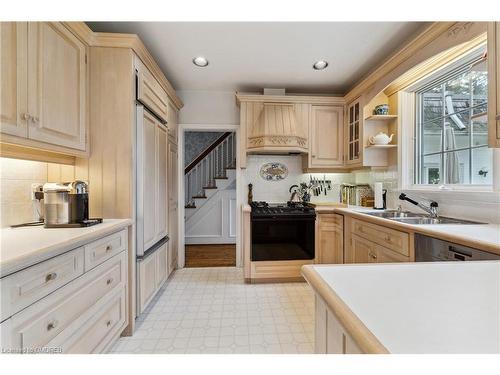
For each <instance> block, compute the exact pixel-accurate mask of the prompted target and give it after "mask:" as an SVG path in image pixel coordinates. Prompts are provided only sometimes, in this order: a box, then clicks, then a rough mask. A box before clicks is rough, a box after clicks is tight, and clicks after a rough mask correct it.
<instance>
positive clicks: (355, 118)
mask: <svg viewBox="0 0 500 375" xmlns="http://www.w3.org/2000/svg"><path fill="white" fill-rule="evenodd" d="M358 120H359V104H358V103H356V105H355V106H354V121H358Z"/></svg>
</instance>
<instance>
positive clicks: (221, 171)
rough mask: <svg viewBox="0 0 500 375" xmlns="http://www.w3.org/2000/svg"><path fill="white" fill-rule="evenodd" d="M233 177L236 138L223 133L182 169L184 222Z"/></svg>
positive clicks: (234, 172) (234, 171)
mask: <svg viewBox="0 0 500 375" xmlns="http://www.w3.org/2000/svg"><path fill="white" fill-rule="evenodd" d="M235 177H236V135H235V133H233V132H226V133H224V134H223V135H222V136H220V137H219V138H218V139H217V140H216V141H215V142H214V143H213V144H212V145H210V147H208V148H207V149H206V150H205V151H204V152H203V153H201V155H199V156H198V157H197V158H196V159H195V160H193V161H192V162H191V163H190V164H189V165H188V166H187V167H186V168H185V169H184V186H185V196H184V207H185V209H186V210H185V212H186V220H188V219H189V218H190V217H191V216H193V214H194V213H195V212H196V211H198V210H199V209H200V208H201V207H202V206H203V205H204V204H206V202H207V201H209V199H210V197H212V196H214V195H215V194H216V193H217V191H218V190H221V189H224V188H226V187H228V186H229V185H230V184H232V182H233V181H234V179H235Z"/></svg>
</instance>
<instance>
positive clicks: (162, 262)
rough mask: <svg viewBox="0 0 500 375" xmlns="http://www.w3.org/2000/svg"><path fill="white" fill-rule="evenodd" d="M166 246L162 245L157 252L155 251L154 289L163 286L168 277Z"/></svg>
mask: <svg viewBox="0 0 500 375" xmlns="http://www.w3.org/2000/svg"><path fill="white" fill-rule="evenodd" d="M167 248H168V247H167V244H166V243H165V244H163V245H162V247H160V248H159V249H158V250H156V288H159V287H161V286H162V285H163V283H164V282H165V280H166V279H167V277H168V273H167V271H168V267H167V263H168V252H167Z"/></svg>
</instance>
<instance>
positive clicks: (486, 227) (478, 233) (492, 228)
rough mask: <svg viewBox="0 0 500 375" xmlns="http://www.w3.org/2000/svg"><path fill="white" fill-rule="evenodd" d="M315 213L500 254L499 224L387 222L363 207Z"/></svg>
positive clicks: (318, 208) (318, 209) (320, 208)
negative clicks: (353, 215) (349, 216)
mask: <svg viewBox="0 0 500 375" xmlns="http://www.w3.org/2000/svg"><path fill="white" fill-rule="evenodd" d="M316 210H317V211H319V212H321V211H328V210H333V212H337V213H339V214H342V213H357V214H360V215H362V217H363V219H366V220H370V221H373V222H374V223H378V224H381V225H386V226H389V227H394V228H399V229H402V230H410V231H412V232H415V233H421V234H424V235H428V236H433V237H436V238H440V239H443V240H445V241H450V242H457V243H461V244H463V245H465V246H471V247H474V248H478V249H481V250H484V251H489V252H494V253H496V254H500V224H435V225H432V224H424V225H420V224H418V225H417V224H406V223H404V222H401V221H395V220H389V219H384V218H380V217H375V216H371V215H366V213H367V212H370V211H372V212H373V211H377V212H380V211H381V210H373V209H370V208H365V207H356V206H354V207H352V206H350V207H328V206H319V205H318V206H317V208H316Z"/></svg>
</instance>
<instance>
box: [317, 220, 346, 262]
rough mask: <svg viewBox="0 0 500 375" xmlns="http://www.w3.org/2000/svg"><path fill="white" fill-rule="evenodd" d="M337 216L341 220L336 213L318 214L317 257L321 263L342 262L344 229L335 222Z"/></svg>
mask: <svg viewBox="0 0 500 375" xmlns="http://www.w3.org/2000/svg"><path fill="white" fill-rule="evenodd" d="M338 218H340V220H342V216H341V215H337V214H320V215H318V228H319V230H318V252H319V254H318V258H319V263H321V264H342V263H344V231H343V227H342V226H341V225H338V224H337V220H338ZM336 219H337V220H336ZM340 222H341V221H340Z"/></svg>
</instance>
